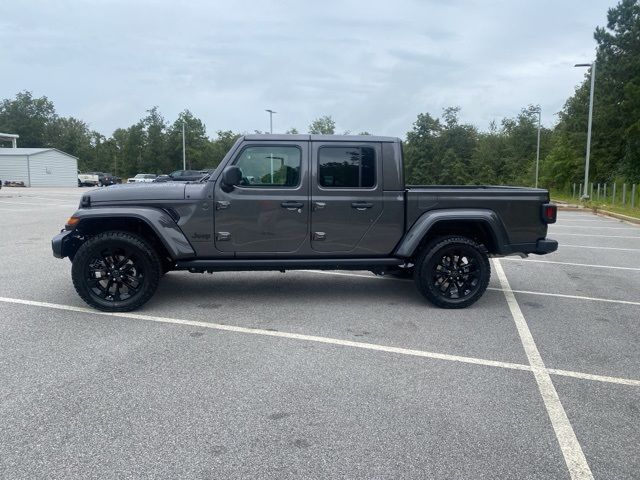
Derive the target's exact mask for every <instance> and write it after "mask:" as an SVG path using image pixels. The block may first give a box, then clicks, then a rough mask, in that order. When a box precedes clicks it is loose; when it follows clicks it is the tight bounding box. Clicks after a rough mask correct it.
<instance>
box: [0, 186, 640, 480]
mask: <svg viewBox="0 0 640 480" xmlns="http://www.w3.org/2000/svg"><path fill="white" fill-rule="evenodd" d="M86 191H87V189H75V188H73V189H53V188H52V189H45V188H40V189H17V188H3V189H2V190H0V215H1V216H2V219H3V222H2V227H1V228H0V248H1V251H2V256H1V259H2V260H1V262H2V263H1V265H0V398H1V399H2V401H1V403H0V477H1V478H61V477H69V478H140V477H181V478H220V477H229V478H256V477H262V478H266V477H269V478H271V477H273V478H591V477H594V478H603V479H604V478H607V479H609V478H616V479H624V478H629V479H631V478H638V472H639V471H640V420H639V418H640V415H639V414H640V349H639V348H638V345H639V343H640V255H638V253H640V228H638V227H636V226H633V225H629V224H627V223H624V222H620V221H617V220H613V219H610V218H604V217H599V216H595V215H592V214H590V213H585V212H560V213H559V221H558V223H557V224H555V225H552V226H551V227H550V229H549V230H550V232H549V236H550V237H551V238H555V239H557V240H558V241H559V242H560V249H559V251H558V252H556V253H553V254H550V255H546V256H531V257H530V258H529V259H520V258H517V257H509V258H506V259H500V260H494V261H493V262H494V263H493V264H492V267H493V273H492V279H491V283H490V289H489V290H488V291H487V292H486V294H485V295H484V297H483V298H482V299H481V300H480V301H479V302H478V303H476V304H475V305H474V306H472V307H471V308H469V309H465V310H440V309H437V308H435V307H433V306H431V305H429V304H428V303H426V301H425V300H423V298H422V297H421V296H420V295H419V294H418V293H417V291H416V289H415V287H414V285H413V282H411V281H407V280H396V279H393V278H387V277H377V276H374V275H372V274H369V273H367V272H315V271H308V272H307V271H305V272H287V273H285V274H282V273H278V272H242V273H216V274H213V275H202V274H190V273H186V272H171V273H169V274H168V275H166V277H165V278H163V280H162V282H161V284H160V288H159V289H158V292H157V293H156V295H155V296H154V297H153V298H152V300H151V301H150V302H149V303H148V304H147V305H145V306H144V307H143V308H141V309H140V310H138V311H136V312H134V313H132V314H118V315H113V314H111V315H110V314H103V313H100V312H97V311H95V310H92V309H90V308H88V307H87V306H86V305H85V304H84V303H83V302H82V301H81V300H80V298H79V297H78V296H77V295H76V293H75V290H74V288H73V285H72V283H71V279H70V262H69V261H68V260H58V259H55V258H53V257H52V255H51V248H50V239H51V237H52V236H53V235H54V234H55V233H56V232H57V231H59V229H60V228H61V226H62V225H63V224H64V221H65V220H66V218H67V217H68V216H69V215H70V214H71V213H73V211H74V209H75V207H76V206H77V204H78V201H79V197H80V195H81V193H83V192H86ZM501 271H503V272H504V278H500V275H499V272H501ZM505 282H506V283H505Z"/></svg>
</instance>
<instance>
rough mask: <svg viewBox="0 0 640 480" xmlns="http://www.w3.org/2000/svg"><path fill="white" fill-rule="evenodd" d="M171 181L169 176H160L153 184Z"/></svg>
mask: <svg viewBox="0 0 640 480" xmlns="http://www.w3.org/2000/svg"><path fill="white" fill-rule="evenodd" d="M170 181H171V177H170V176H169V175H158V176H157V177H156V178H154V179H153V183H163V182H170Z"/></svg>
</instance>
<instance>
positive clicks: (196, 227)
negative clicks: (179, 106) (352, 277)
mask: <svg viewBox="0 0 640 480" xmlns="http://www.w3.org/2000/svg"><path fill="white" fill-rule="evenodd" d="M555 220H556V207H555V205H553V204H550V203H549V193H548V192H547V191H546V190H540V189H531V188H517V187H494V186H424V187H423V186H415V187H414V186H411V187H407V186H405V183H404V175H403V158H402V144H401V142H400V139H398V138H393V137H377V136H334V135H326V136H325V135H246V136H244V137H242V138H240V139H239V140H238V141H237V142H236V143H235V145H234V146H233V147H232V148H231V150H230V151H229V152H228V153H227V155H226V156H225V158H224V159H223V161H222V162H221V163H220V165H219V166H218V168H216V170H215V171H213V172H212V173H211V174H209V175H208V176H206V177H204V178H202V179H201V180H199V181H196V182H187V183H178V182H169V183H139V184H130V185H126V184H125V185H114V186H110V187H107V188H103V189H100V190H92V191H89V192H87V193H86V194H85V195H83V196H82V199H81V202H80V207H79V209H78V210H77V211H76V212H75V213H74V214H73V216H71V218H69V220H68V221H67V224H66V226H65V228H64V230H63V231H62V232H61V233H59V234H58V235H56V236H55V237H54V238H53V240H52V247H53V254H54V256H56V257H58V258H64V257H69V259H71V261H72V262H73V265H72V279H73V284H74V286H75V288H76V290H77V292H78V294H79V295H80V296H81V297H82V299H83V300H84V301H85V302H87V303H88V304H90V305H92V306H93V307H95V308H98V309H100V310H106V311H114V312H121V311H130V310H133V309H135V308H137V307H140V306H141V305H143V304H144V303H145V302H147V301H148V300H149V299H150V298H151V296H152V295H153V293H154V292H155V290H156V288H157V286H158V282H159V281H160V278H161V276H162V275H163V274H164V273H166V272H168V271H170V270H188V271H189V272H194V273H196V272H199V273H203V272H210V273H211V272H216V271H230V270H232V271H238V270H279V271H285V270H292V269H323V270H369V271H371V272H374V273H376V274H389V275H399V276H413V278H414V279H415V283H416V285H417V288H418V290H419V291H420V292H421V293H422V294H423V295H424V296H425V297H426V298H427V299H428V300H430V301H431V302H432V303H434V304H435V305H437V306H440V307H444V308H461V307H466V306H468V305H471V304H472V303H474V302H475V301H476V300H478V298H480V296H481V295H482V294H483V293H484V291H485V289H486V288H487V284H488V283H489V276H490V265H489V260H488V257H489V256H490V255H492V256H504V255H511V254H520V255H526V254H530V253H535V254H539V255H542V254H545V253H549V252H553V251H555V250H556V249H557V248H558V243H557V242H556V241H554V240H550V239H547V238H546V235H547V224H549V223H553V222H555Z"/></svg>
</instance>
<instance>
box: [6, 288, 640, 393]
mask: <svg viewBox="0 0 640 480" xmlns="http://www.w3.org/2000/svg"><path fill="white" fill-rule="evenodd" d="M0 302H4V303H9V304H15V305H28V306H32V307H40V308H51V309H54V310H63V311H68V312H78V313H87V314H91V315H98V316H107V317H118V318H131V319H135V320H143V321H147V322H157V323H166V324H173V325H187V326H192V327H201V328H208V329H212V330H223V331H227V332H236V333H247V334H251V335H263V336H267V337H279V338H288V339H293V340H304V341H309V342H317V343H325V344H332V345H341V346H346V347H354V348H362V349H365V350H375V351H380V352H387V353H397V354H400V355H409V356H415V357H423V358H431V359H434V360H445V361H449V362H459V363H467V364H473V365H482V366H487V367H498V368H504V369H507V370H523V371H528V372H530V371H532V370H533V369H532V368H531V366H530V365H524V364H521V363H512V362H501V361H496V360H486V359H483V358H475V357H465V356H460V355H449V354H444V353H437V352H427V351H424V350H416V349H409V348H401V347H391V346H387V345H380V344H375V343H365V342H353V341H351V340H342V339H338V338H331V337H319V336H315V335H304V334H299V333H288V332H278V331H274V330H263V329H259V328H247V327H238V326H234V325H222V324H219V323H209V322H200V321H197V320H182V319H179V318H169V317H158V316H154V315H143V314H139V313H112V312H101V311H99V310H94V309H91V308H86V307H75V306H72V305H61V304H58V303H48V302H38V301H35V300H25V299H22V298H7V297H0ZM548 371H549V372H550V373H553V374H554V375H560V376H565V377H572V378H578V379H582V380H591V381H595V382H604V383H615V384H618V385H628V386H633V387H640V380H636V379H632V378H622V377H610V376H606V375H594V374H591V373H583V372H574V371H571V370H559V369H548Z"/></svg>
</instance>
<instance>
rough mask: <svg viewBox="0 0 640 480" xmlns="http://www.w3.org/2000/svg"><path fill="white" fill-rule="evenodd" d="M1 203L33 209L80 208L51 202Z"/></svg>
mask: <svg viewBox="0 0 640 480" xmlns="http://www.w3.org/2000/svg"><path fill="white" fill-rule="evenodd" d="M0 203H4V204H7V205H29V206H31V207H38V208H42V207H67V208H73V207H76V208H77V207H78V204H77V203H51V202H47V203H42V202H41V203H37V202H13V201H11V202H8V201H6V200H0Z"/></svg>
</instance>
